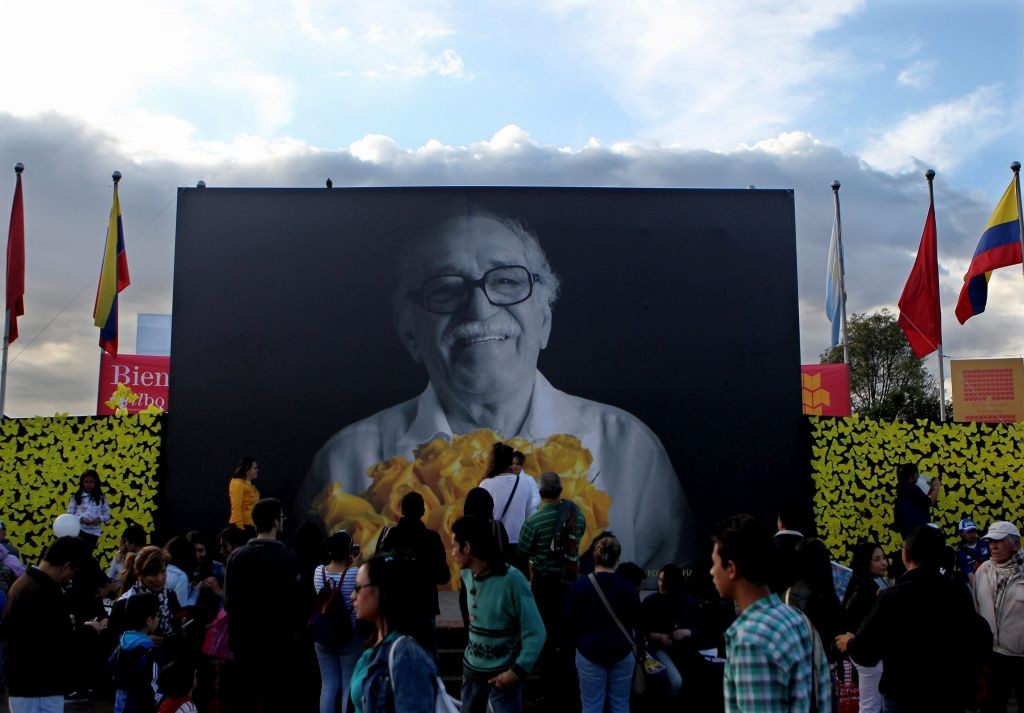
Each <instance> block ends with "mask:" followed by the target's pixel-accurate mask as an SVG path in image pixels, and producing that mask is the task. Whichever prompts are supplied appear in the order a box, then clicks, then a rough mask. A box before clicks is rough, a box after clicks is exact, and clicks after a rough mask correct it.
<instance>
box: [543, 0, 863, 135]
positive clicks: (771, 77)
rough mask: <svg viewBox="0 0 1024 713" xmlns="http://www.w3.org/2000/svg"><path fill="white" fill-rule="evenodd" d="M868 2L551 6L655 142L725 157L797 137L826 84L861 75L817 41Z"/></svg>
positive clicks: (601, 0)
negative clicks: (765, 141)
mask: <svg viewBox="0 0 1024 713" xmlns="http://www.w3.org/2000/svg"><path fill="white" fill-rule="evenodd" d="M863 5H864V2H863V0H837V2H832V3H815V2H811V1H810V0H800V1H798V2H790V3H779V2H777V0H756V1H751V0H726V1H724V2H719V3H707V2H703V1H702V0H679V1H677V2H667V1H666V2H653V3H622V2H617V1H616V0H594V1H593V2H580V1H579V0H563V1H561V2H555V3H553V4H552V5H550V6H549V7H550V12H551V13H552V15H553V16H554V18H555V20H556V21H557V22H558V23H561V24H562V25H564V26H566V27H568V26H572V28H573V30H574V31H573V33H572V37H573V38H574V45H575V46H573V47H570V48H569V49H568V50H567V51H568V52H570V53H571V52H578V53H581V54H582V56H584V57H585V59H586V62H587V63H588V64H591V65H594V66H597V67H599V68H601V69H602V70H603V71H604V72H605V84H606V87H607V91H609V92H610V93H612V94H613V95H614V96H616V98H617V99H618V102H619V104H620V105H621V106H623V107H624V108H625V109H626V110H627V111H630V112H633V113H634V114H635V115H636V116H637V117H638V118H639V119H641V120H642V121H643V122H645V123H646V124H647V125H648V126H649V127H650V130H649V132H648V133H650V134H652V135H656V136H662V137H669V138H670V139H671V140H672V141H674V142H677V143H680V144H681V145H683V146H688V147H704V148H712V149H718V150H728V149H731V148H733V147H734V146H735V145H736V144H737V143H739V142H742V141H750V140H752V139H756V138H759V137H763V136H767V135H772V134H775V133H778V132H779V131H782V130H786V129H788V128H791V125H792V123H793V122H794V120H795V118H796V117H797V116H799V115H800V114H801V112H802V110H803V109H804V108H805V107H806V106H807V105H808V104H810V103H812V102H814V101H815V100H816V99H817V92H818V91H820V88H819V87H818V85H817V84H816V83H817V82H819V81H820V80H822V79H826V78H834V77H836V76H841V75H842V76H850V75H851V74H855V73H857V72H858V71H860V67H859V66H858V63H857V62H856V61H855V60H854V59H853V58H852V57H851V56H850V55H849V54H848V53H847V52H846V51H844V50H842V49H838V48H836V47H834V46H830V45H825V44H824V43H822V42H821V41H820V40H819V36H820V35H821V33H823V32H824V31H826V30H830V29H834V28H836V27H838V26H839V25H840V23H841V22H842V21H843V20H844V19H845V18H847V17H848V16H850V15H852V14H854V13H856V12H858V11H859V10H860V8H861V7H862V6H863Z"/></svg>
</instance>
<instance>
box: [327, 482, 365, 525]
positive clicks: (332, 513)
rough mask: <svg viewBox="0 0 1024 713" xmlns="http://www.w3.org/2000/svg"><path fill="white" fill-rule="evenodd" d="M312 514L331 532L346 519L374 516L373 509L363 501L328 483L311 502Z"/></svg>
mask: <svg viewBox="0 0 1024 713" xmlns="http://www.w3.org/2000/svg"><path fill="white" fill-rule="evenodd" d="M313 512H315V513H316V514H317V515H319V516H320V518H321V519H322V520H323V521H324V525H325V526H326V527H327V529H328V531H333V530H335V529H337V528H338V526H339V525H340V523H341V522H342V521H343V520H345V519H346V518H349V517H353V516H357V515H364V514H374V509H373V505H372V504H370V503H369V502H368V501H366V500H365V499H363V498H361V497H359V496H358V495H351V494H349V493H346V492H345V491H344V490H342V489H341V485H340V484H338V483H329V484H328V485H327V487H326V488H324V489H323V492H321V493H320V494H319V495H318V496H316V498H315V499H314V500H313Z"/></svg>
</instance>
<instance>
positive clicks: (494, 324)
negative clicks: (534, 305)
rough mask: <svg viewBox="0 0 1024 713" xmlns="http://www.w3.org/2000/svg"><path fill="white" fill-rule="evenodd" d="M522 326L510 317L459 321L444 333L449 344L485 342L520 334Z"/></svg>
mask: <svg viewBox="0 0 1024 713" xmlns="http://www.w3.org/2000/svg"><path fill="white" fill-rule="evenodd" d="M522 331H523V330H522V328H521V327H520V326H519V324H518V323H517V322H516V321H515V320H514V319H512V318H508V319H502V320H500V321H495V320H488V321H486V322H459V323H458V324H456V325H455V326H454V327H452V328H451V330H449V331H448V333H447V334H446V335H445V341H446V342H448V345H449V346H454V345H456V344H467V343H473V342H486V341H489V340H492V339H511V338H515V337H518V336H519V335H520V334H522Z"/></svg>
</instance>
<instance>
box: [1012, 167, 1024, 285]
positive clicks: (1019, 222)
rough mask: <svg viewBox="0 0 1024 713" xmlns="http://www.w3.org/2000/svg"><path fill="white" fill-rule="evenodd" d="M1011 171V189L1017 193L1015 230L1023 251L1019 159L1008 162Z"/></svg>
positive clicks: (1021, 265)
mask: <svg viewBox="0 0 1024 713" xmlns="http://www.w3.org/2000/svg"><path fill="white" fill-rule="evenodd" d="M1010 170H1011V171H1013V191H1014V193H1016V194H1017V232H1018V234H1019V235H1020V249H1021V252H1022V253H1024V213H1022V212H1021V209H1020V161H1014V162H1013V163H1011V164H1010ZM1020 269H1021V272H1024V262H1022V263H1021V264H1020Z"/></svg>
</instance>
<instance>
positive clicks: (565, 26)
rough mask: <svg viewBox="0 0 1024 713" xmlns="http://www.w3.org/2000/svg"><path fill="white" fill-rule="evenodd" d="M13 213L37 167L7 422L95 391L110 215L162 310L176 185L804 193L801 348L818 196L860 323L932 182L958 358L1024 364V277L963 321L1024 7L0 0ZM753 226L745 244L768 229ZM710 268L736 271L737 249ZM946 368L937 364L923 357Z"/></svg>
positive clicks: (59, 408)
mask: <svg viewBox="0 0 1024 713" xmlns="http://www.w3.org/2000/svg"><path fill="white" fill-rule="evenodd" d="M0 27H3V28H4V49H5V55H6V57H7V64H6V69H5V70H4V72H2V73H0V168H2V169H3V171H4V173H3V174H2V175H0V206H3V208H2V210H3V211H4V213H5V215H6V211H7V210H8V208H7V206H8V205H9V204H8V201H9V200H10V196H11V194H12V192H13V185H14V172H13V170H11V167H13V165H14V163H15V162H17V161H21V162H24V163H25V165H26V167H27V170H26V173H25V176H24V181H25V207H26V216H27V217H26V221H27V243H28V248H27V250H28V267H27V277H26V281H27V285H28V288H27V289H28V292H27V296H26V307H27V314H26V316H25V317H23V318H22V320H21V321H20V329H21V335H22V337H21V339H20V340H19V341H17V342H15V344H14V345H12V347H11V352H10V367H9V376H10V390H9V393H8V401H7V413H8V414H9V415H15V416H26V415H34V414H44V415H45V414H53V413H55V412H68V413H73V414H77V413H83V414H84V413H91V412H94V409H95V399H96V375H97V372H98V363H99V355H98V348H97V346H96V340H97V333H96V332H97V330H96V329H95V328H93V327H92V318H91V311H92V304H93V297H94V293H95V289H96V277H97V271H98V265H99V258H100V251H101V249H102V243H103V238H104V234H105V228H106V219H107V214H108V212H109V209H110V188H111V181H110V174H111V172H112V171H113V170H114V169H117V170H120V171H121V172H122V173H123V174H124V180H123V181H122V183H121V200H122V210H123V213H124V222H125V228H126V233H127V239H128V254H129V263H130V266H131V273H132V286H131V287H130V288H129V289H128V290H127V291H126V292H125V293H123V294H122V297H121V333H122V339H121V350H122V351H123V352H125V353H131V352H133V351H134V346H135V318H136V314H137V313H139V312H164V313H166V312H169V311H170V308H171V282H172V273H173V258H174V219H175V194H176V188H177V187H178V186H183V185H194V184H195V182H196V180H198V179H204V180H205V181H206V182H207V184H209V185H211V186H320V185H323V181H324V179H325V178H326V177H327V176H330V177H332V178H333V180H334V182H335V185H336V186H346V185H351V186H368V185H557V186H571V185H586V186H673V187H724V188H746V187H747V186H750V185H754V186H757V187H759V188H792V189H794V190H795V195H796V219H797V241H798V260H799V276H800V284H799V290H800V300H801V307H800V323H801V350H802V358H803V361H805V362H816V361H817V356H818V354H819V353H820V352H821V351H822V350H823V349H824V348H825V347H827V340H828V323H827V321H826V319H825V317H824V314H823V308H822V302H823V299H824V297H823V292H824V285H823V283H824V263H825V254H826V249H827V241H828V237H829V231H830V227H831V222H832V195H831V190H830V188H829V184H830V182H831V181H832V180H833V179H839V180H841V181H842V184H843V188H842V190H841V198H842V205H843V228H844V231H843V233H844V240H845V242H846V256H847V291H848V293H849V309H850V312H851V313H853V312H862V311H869V310H875V309H877V308H880V307H885V306H889V307H894V306H895V302H896V300H897V299H898V298H899V294H900V291H901V290H902V287H903V283H904V281H905V280H906V277H907V274H908V273H909V270H910V268H911V265H912V264H913V259H914V253H915V251H916V249H917V245H918V241H919V240H920V235H921V229H922V226H923V221H924V216H925V213H926V210H927V189H926V183H925V181H924V178H923V172H924V170H925V169H927V168H933V169H935V170H936V171H937V173H938V176H937V179H936V184H935V190H936V211H937V216H938V229H939V260H940V263H941V265H940V272H941V290H942V303H943V310H944V314H943V327H944V334H945V340H944V341H945V349H946V352H947V354H948V355H952V356H1006V355H1019V354H1021V353H1024V331H1022V330H1021V319H1022V318H1024V279H1022V277H1021V272H1020V270H1019V269H1015V268H1006V269H1004V270H1002V271H999V272H997V273H996V275H995V277H994V278H993V281H992V284H991V287H990V295H989V308H988V311H987V312H986V313H985V314H984V315H982V316H979V317H975V318H974V319H972V320H970V321H969V322H968V324H967V325H966V326H960V325H959V324H958V323H957V322H956V318H955V317H954V315H953V307H954V305H955V302H956V296H957V293H958V292H959V288H960V284H961V282H962V278H963V274H964V271H965V270H966V268H967V265H968V263H969V261H970V256H971V254H972V252H973V250H974V247H975V244H976V242H977V239H978V237H979V235H980V232H981V229H982V227H983V226H984V224H985V221H986V220H987V218H988V215H989V213H990V212H991V210H992V207H993V205H994V202H995V201H996V199H997V198H998V197H999V195H1001V193H1002V191H1003V190H1004V189H1005V187H1006V185H1007V183H1008V182H1009V180H1010V176H1011V174H1010V171H1009V168H1008V166H1009V163H1010V162H1011V161H1012V160H1024V146H1022V141H1021V139H1022V138H1024V119H1022V117H1024V91H1022V90H1024V80H1022V70H1021V67H1024V45H1022V44H1021V43H1019V42H1016V41H1015V40H1014V38H1018V37H1020V36H1021V34H1022V32H1021V31H1022V30H1024V4H1021V3H1019V2H1012V1H1010V0H972V1H971V2H967V3H965V2H962V1H959V2H958V1H955V0H930V1H929V2H924V0H898V1H895V2H894V1H892V0H889V1H881V0H879V1H876V2H865V1H861V0H832V2H811V1H810V0H792V1H788V2H787V1H785V0H720V1H719V2H717V3H708V2H705V1H703V0H676V1H674V2H673V1H671V0H662V1H654V0H651V1H650V2H644V1H637V2H632V3H622V2H613V1H612V0H588V1H586V2H584V1H583V0H549V1H548V2H546V3H535V4H534V3H522V2H514V3H513V2H509V1H507V0H495V1H494V2H488V3H475V2H459V1H457V0H451V1H447V2H441V1H439V2H434V1H432V0H419V1H418V2H403V1H400V0H375V1H374V2H363V1H361V0H353V1H350V2H345V3H341V2H319V1H317V0H294V1H293V2H285V1H283V0H282V1H281V2H276V3H264V2H258V1H253V0H249V1H247V2H237V1H234V0H224V1H222V2H218V3H199V2H179V3H166V4H156V3H129V2H110V3H103V4H102V8H100V6H96V5H94V4H93V5H89V4H83V3H71V2H56V3H25V2H14V1H13V0H0ZM752 239H756V236H752ZM723 279H728V269H727V266H723ZM931 363H934V359H932V360H931Z"/></svg>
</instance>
